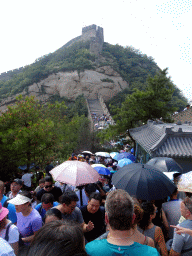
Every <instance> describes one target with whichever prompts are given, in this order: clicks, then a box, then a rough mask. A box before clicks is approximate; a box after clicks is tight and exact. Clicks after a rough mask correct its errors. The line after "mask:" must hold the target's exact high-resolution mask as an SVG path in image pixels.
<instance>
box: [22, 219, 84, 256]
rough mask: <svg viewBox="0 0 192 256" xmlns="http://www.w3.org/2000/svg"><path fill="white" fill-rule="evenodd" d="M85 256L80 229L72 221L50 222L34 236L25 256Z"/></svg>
mask: <svg viewBox="0 0 192 256" xmlns="http://www.w3.org/2000/svg"><path fill="white" fill-rule="evenodd" d="M45 255H46V256H53V255H54V256H76V255H79V256H80V255H81V256H83V255H87V254H86V252H85V243H84V236H83V231H82V228H81V227H80V226H79V225H78V224H77V223H74V222H72V221H65V222H64V221H60V220H57V221H52V222H49V223H47V224H46V225H44V226H43V227H42V228H41V229H40V230H39V231H38V232H37V233H36V234H35V237H34V239H33V241H32V243H31V245H30V247H29V250H28V252H27V255H26V256H45Z"/></svg>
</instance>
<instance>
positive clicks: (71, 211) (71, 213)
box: [55, 191, 94, 232]
mask: <svg viewBox="0 0 192 256" xmlns="http://www.w3.org/2000/svg"><path fill="white" fill-rule="evenodd" d="M78 200H79V199H78V197H77V195H76V194H75V192H74V191H68V192H65V193H64V194H63V195H62V198H61V204H59V205H58V206H56V207H55V208H56V209H58V210H59V211H60V212H61V214H62V218H63V220H72V221H76V222H77V223H79V224H80V225H81V226H82V228H83V231H84V232H88V231H91V230H92V229H93V228H94V225H93V223H92V222H91V221H89V222H88V224H85V223H84V220H83V216H82V213H81V210H80V209H79V208H78V207H76V205H77V201H78Z"/></svg>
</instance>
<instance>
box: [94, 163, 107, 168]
mask: <svg viewBox="0 0 192 256" xmlns="http://www.w3.org/2000/svg"><path fill="white" fill-rule="evenodd" d="M98 166H101V167H106V166H105V165H104V164H92V165H91V167H93V168H95V167H98Z"/></svg>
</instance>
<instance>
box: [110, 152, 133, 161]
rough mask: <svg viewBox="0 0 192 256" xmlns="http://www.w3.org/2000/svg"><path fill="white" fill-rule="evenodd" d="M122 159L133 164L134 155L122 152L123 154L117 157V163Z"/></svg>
mask: <svg viewBox="0 0 192 256" xmlns="http://www.w3.org/2000/svg"><path fill="white" fill-rule="evenodd" d="M123 158H128V159H130V160H131V161H132V162H135V161H136V159H135V157H134V155H132V154H131V153H128V152H124V153H120V154H119V155H118V156H117V159H116V158H115V159H116V160H117V161H119V160H121V159H123Z"/></svg>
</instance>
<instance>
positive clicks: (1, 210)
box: [0, 203, 9, 221]
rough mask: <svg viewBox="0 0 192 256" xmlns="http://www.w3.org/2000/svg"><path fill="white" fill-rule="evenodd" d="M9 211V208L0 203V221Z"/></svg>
mask: <svg viewBox="0 0 192 256" xmlns="http://www.w3.org/2000/svg"><path fill="white" fill-rule="evenodd" d="M8 213H9V210H8V209H7V208H5V207H3V206H2V204H1V203H0V221H2V219H4V218H5V217H6V216H7V215H8Z"/></svg>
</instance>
